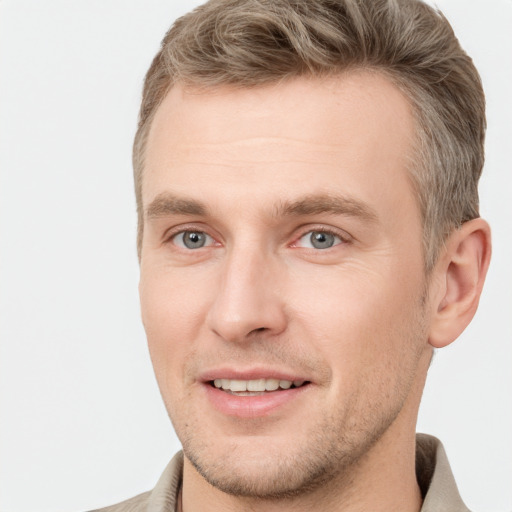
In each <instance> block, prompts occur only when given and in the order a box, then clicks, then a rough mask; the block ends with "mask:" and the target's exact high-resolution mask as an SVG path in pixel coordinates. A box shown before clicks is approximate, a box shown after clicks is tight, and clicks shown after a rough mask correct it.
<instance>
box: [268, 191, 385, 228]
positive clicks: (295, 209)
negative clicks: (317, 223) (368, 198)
mask: <svg viewBox="0 0 512 512" xmlns="http://www.w3.org/2000/svg"><path fill="white" fill-rule="evenodd" d="M323 213H330V214H333V215H345V216H349V217H356V218H360V219H362V220H365V221H368V222H377V220H378V215H377V212H376V211H375V210H374V209H373V208H372V207H371V206H369V205H368V204H366V203H364V202H363V201H360V200H358V199H355V198H352V197H345V196H334V195H330V194H313V195H309V196H306V197H304V198H302V199H299V200H297V201H293V202H288V201H285V202H283V203H281V204H280V205H279V206H278V207H277V208H276V211H275V212H274V214H275V215H276V216H302V215H319V214H323Z"/></svg>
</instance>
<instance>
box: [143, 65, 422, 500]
mask: <svg viewBox="0 0 512 512" xmlns="http://www.w3.org/2000/svg"><path fill="white" fill-rule="evenodd" d="M413 135H414V123H413V118H412V113H411V109H410V107H409V105H408V102H407V101H406V100H405V98H404V97H403V96H402V95H401V93H400V92H399V91H398V90H397V89H396V88H395V87H394V86H393V85H391V84H390V83H389V82H388V81H387V80H386V79H384V78H383V77H382V76H380V75H378V74H376V73H369V72H366V73H364V72H360V73H355V72H354V73H350V74H347V75H344V76H340V77H337V78H332V79H328V80H323V81H320V80H314V79H305V78H304V79H296V80H293V81H290V82H285V83H282V84H280V85H276V86H268V87H261V88H254V89H242V90H240V89H238V90H237V89H233V88H228V87H225V88H218V89H215V90H211V91H208V92H204V91H203V92H197V91H188V92H187V91H185V90H184V89H183V88H182V87H180V86H175V87H174V88H173V89H172V90H171V91H170V93H169V95H168V96H167V98H166V99H165V100H164V102H163V104H162V105H161V106H160V107H159V109H158V111H157V114H156V117H155V119H154V122H153V125H152V128H151V132H150V136H149V140H148V147H147V156H146V165H145V171H144V181H143V202H144V208H145V211H146V215H145V226H144V239H143V246H142V260H141V282H140V295H141V304H142V316H143V321H144V325H145V328H146V332H147V337H148V343H149V348H150V352H151V357H152V361H153V365H154V368H155V372H156V377H157V380H158V383H159V386H160V390H161V393H162V396H163V399H164V401H165V404H166V407H167V410H168V412H169V415H170V417H171V419H172V422H173V424H174V427H175V429H176V432H177V434H178V437H179V438H180V440H181V442H182V444H183V447H184V452H185V455H186V470H187V464H189V462H191V463H192V464H193V466H194V467H195V469H194V470H193V471H196V470H197V471H199V473H201V474H202V475H203V476H204V477H205V478H206V479H207V480H208V481H209V482H210V483H212V484H213V485H215V486H216V487H218V488H220V489H222V490H224V491H226V492H230V493H235V494H240V495H253V496H260V497H262V496H279V495H282V494H283V493H298V492H300V491H301V490H304V489H308V488H311V487H312V486H315V485H317V484H319V483H321V482H325V481H326V480H328V479H329V478H332V477H334V476H336V475H340V474H341V473H342V472H343V471H344V470H346V469H347V467H348V466H350V465H354V464H357V463H358V461H360V460H362V456H363V455H364V454H367V453H369V452H370V451H371V449H372V447H374V446H377V444H378V443H377V441H379V442H380V441H381V440H382V439H384V438H385V437H386V435H387V434H388V433H389V432H390V431H391V430H393V429H394V432H395V434H396V435H397V436H398V435H399V433H400V432H402V433H403V432H406V431H407V432H408V431H409V430H412V431H413V430H414V429H413V425H414V419H415V415H416V409H417V405H418V402H419V395H420V393H421V387H422V381H423V378H424V373H425V371H426V370H425V368H426V367H427V365H428V360H429V356H430V353H429V350H428V349H427V343H426V340H427V323H428V321H427V320H426V318H425V311H426V308H425V304H424V302H425V277H424V273H423V257H422V244H421V221H420V214H419V209H418V205H417V203H416V200H415V196H414V193H413V191H412V187H411V184H410V181H409V179H408V174H407V167H408V165H409V163H410V160H409V159H410V157H411V152H412V144H413ZM219 386H220V387H219ZM278 386H279V387H278ZM276 387H277V389H276ZM263 389H265V391H263ZM191 467H192V466H190V468H191Z"/></svg>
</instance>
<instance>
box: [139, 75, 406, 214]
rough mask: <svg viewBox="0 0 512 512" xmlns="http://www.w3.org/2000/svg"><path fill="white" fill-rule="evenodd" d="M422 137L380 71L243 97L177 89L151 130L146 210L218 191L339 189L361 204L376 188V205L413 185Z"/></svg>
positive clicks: (229, 90) (234, 91) (246, 92)
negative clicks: (168, 195)
mask: <svg viewBox="0 0 512 512" xmlns="http://www.w3.org/2000/svg"><path fill="white" fill-rule="evenodd" d="M414 133H415V127H414V120H413V115H412V109H411V106H410V104H409V102H408V101H407V99H406V98H405V96H404V95H403V94H402V93H401V92H400V91H399V90H398V89H397V88H396V87H395V86H394V85H393V84H392V83H391V82H390V81H389V80H388V79H387V78H385V77H384V76H382V75H381V74H379V73H377V72H370V71H357V72H356V71H354V72H350V73H346V74H344V75H340V76H336V77H331V78H325V79H318V78H299V79H294V80H290V81H288V82H282V83H280V84H277V85H270V86H264V87H261V86H260V87H255V88H245V89H242V88H234V87H228V86H225V87H218V88H215V89H210V90H194V89H190V88H189V89H185V88H184V87H182V86H181V85H176V86H174V87H173V88H172V89H171V90H170V92H169V93H168V95H167V96H166V98H165V99H164V101H163V102H162V104H161V105H160V107H159V108H158V110H157V112H156V114H155V118H154V120H153V123H152V126H151V128H150V133H149V137H148V144H147V151H146V162H145V171H144V178H143V202H144V204H145V205H147V204H148V202H149V201H151V200H152V199H153V198H154V197H155V196H156V195H158V194H159V193H161V192H162V191H163V190H166V189H169V188H171V189H172V191H173V192H176V193H178V194H179V193H181V192H189V191H190V190H191V187H192V186H193V187H194V191H195V192H196V193H198V194H203V193H204V194H207V190H206V189H207V187H211V185H212V182H215V183H216V185H217V188H219V187H221V188H222V190H223V191H224V192H225V193H226V194H229V193H231V192H232V193H233V194H240V186H239V185H240V183H244V184H245V185H246V187H247V189H251V188H252V192H253V193H255V194H256V193H257V191H258V190H261V192H262V194H263V195H265V197H269V196H272V195H273V196H275V198H276V199H278V198H279V197H282V196H287V195H289V196H293V192H294V190H296V189H297V192H299V190H298V189H300V188H301V187H302V188H304V187H306V188H311V187H313V188H315V187H316V189H317V190H314V191H313V192H326V193H331V192H333V191H334V192H337V191H336V190H334V189H336V187H337V186H338V185H339V186H340V187H341V188H342V189H343V190H339V192H340V193H343V194H345V193H346V192H347V191H348V192H350V193H354V194H355V195H358V194H359V193H361V192H362V190H359V189H361V188H364V187H365V185H367V184H368V182H369V181H371V182H372V184H373V192H371V191H369V190H366V191H365V192H364V193H366V194H368V193H369V192H371V193H370V196H371V195H372V194H374V195H375V194H376V195H377V196H378V195H381V194H382V193H383V191H384V190H385V189H386V188H389V187H390V186H392V183H391V182H390V180H391V181H393V180H396V179H398V178H400V179H401V180H402V181H407V182H408V176H407V173H406V168H407V166H408V165H409V158H410V156H411V151H412V147H413V139H414ZM306 192H308V191H307V190H302V193H306ZM284 199H286V200H288V199H289V200H293V199H294V198H293V197H285V198H284ZM370 199H371V198H370Z"/></svg>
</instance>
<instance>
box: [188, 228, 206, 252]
mask: <svg viewBox="0 0 512 512" xmlns="http://www.w3.org/2000/svg"><path fill="white" fill-rule="evenodd" d="M204 241H205V238H204V235H203V234H202V233H195V232H193V231H191V232H189V233H187V234H186V236H185V237H184V243H185V246H186V247H188V248H189V249H195V248H198V247H202V246H203V245H204Z"/></svg>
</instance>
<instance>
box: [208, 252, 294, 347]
mask: <svg viewBox="0 0 512 512" xmlns="http://www.w3.org/2000/svg"><path fill="white" fill-rule="evenodd" d="M270 260H271V257H270V256H265V255H264V254H263V253H262V252H258V251H256V250H253V251H251V250H246V251H233V252H232V253H231V254H230V255H229V256H227V257H226V259H225V260H224V262H223V268H222V272H221V274H220V275H219V276H218V281H217V283H218V288H217V290H216V295H215V298H214V301H213V303H212V305H211V308H210V310H209V311H208V315H207V324H208V327H209V328H210V329H211V330H212V331H213V332H214V333H215V334H216V335H217V336H219V337H221V338H222V339H224V340H226V341H233V342H244V341H248V340H249V339H252V338H253V335H254V334H256V333H265V334H266V336H267V337H268V336H274V335H278V334H280V333H282V332H283V331H284V330H285V329H286V325H287V318H286V313H285V308H284V297H283V293H282V290H280V282H281V278H280V276H279V275H278V274H279V269H278V268H277V266H276V265H275V264H274V265H273V262H272V261H270Z"/></svg>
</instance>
